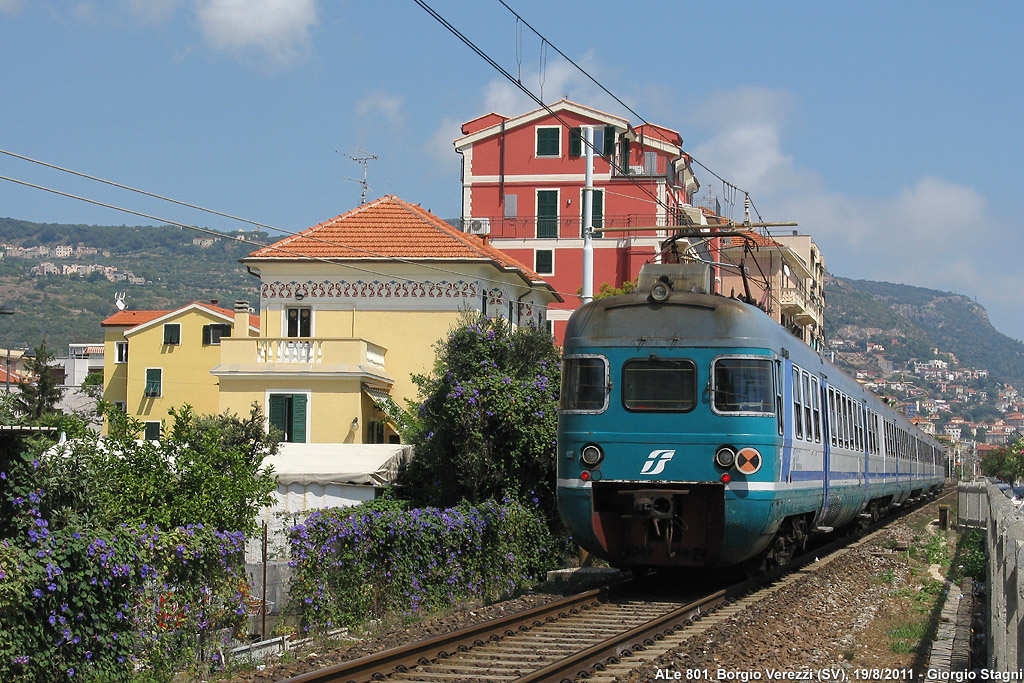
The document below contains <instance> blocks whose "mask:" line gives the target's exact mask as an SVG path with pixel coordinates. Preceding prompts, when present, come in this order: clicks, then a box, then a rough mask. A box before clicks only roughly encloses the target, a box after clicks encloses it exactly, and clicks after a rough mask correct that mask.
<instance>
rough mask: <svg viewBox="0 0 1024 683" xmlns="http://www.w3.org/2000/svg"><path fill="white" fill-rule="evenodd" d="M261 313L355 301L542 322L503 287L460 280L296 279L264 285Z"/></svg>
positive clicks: (531, 306)
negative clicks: (276, 309) (302, 306)
mask: <svg viewBox="0 0 1024 683" xmlns="http://www.w3.org/2000/svg"><path fill="white" fill-rule="evenodd" d="M260 297H261V298H262V300H263V305H262V308H264V309H265V310H266V309H268V308H273V307H274V306H275V305H276V306H277V307H284V306H294V305H296V304H300V305H304V306H313V307H314V308H315V307H317V304H321V305H324V306H330V305H331V304H343V303H356V307H357V308H364V309H366V310H375V309H376V310H396V311H397V310H433V311H458V310H462V309H466V308H468V309H470V310H479V311H483V312H484V313H485V314H486V315H491V316H493V315H498V316H503V317H511V318H512V319H513V320H514V321H515V322H522V321H526V320H532V321H533V322H535V323H536V324H541V323H542V322H543V320H544V318H545V310H544V307H543V306H539V305H538V304H537V303H536V302H535V301H523V300H520V299H518V298H517V297H516V296H515V295H514V294H513V293H512V292H509V291H507V290H505V289H502V288H501V287H486V286H485V285H484V284H483V283H481V282H466V281H463V280H459V281H457V282H449V281H447V280H441V281H439V282H406V281H401V280H391V281H389V282H382V281H380V280H373V281H372V282H365V281H363V280H357V281H354V282H347V281H344V280H339V281H332V280H324V281H321V282H314V281H312V280H307V281H305V282H298V281H296V280H292V281H288V282H282V281H279V280H278V281H271V282H264V283H263V286H262V287H261V289H260Z"/></svg>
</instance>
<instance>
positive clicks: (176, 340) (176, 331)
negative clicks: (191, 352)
mask: <svg viewBox="0 0 1024 683" xmlns="http://www.w3.org/2000/svg"><path fill="white" fill-rule="evenodd" d="M180 343H181V325H179V324H178V323H168V324H167V325H164V344H180Z"/></svg>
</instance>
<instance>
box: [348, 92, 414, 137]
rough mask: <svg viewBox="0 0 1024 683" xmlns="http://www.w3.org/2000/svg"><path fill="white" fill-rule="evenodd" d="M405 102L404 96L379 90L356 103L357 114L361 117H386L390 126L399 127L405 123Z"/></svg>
mask: <svg viewBox="0 0 1024 683" xmlns="http://www.w3.org/2000/svg"><path fill="white" fill-rule="evenodd" d="M404 104H405V98H404V97H402V96H400V95H389V94H388V93H386V92H382V91H380V90H378V91H376V92H372V93H370V94H369V95H367V96H366V97H364V98H363V99H361V100H359V102H357V103H356V116H358V117H359V118H360V119H375V120H376V119H384V121H385V122H386V123H388V124H389V127H394V128H397V127H401V126H403V125H404V124H405V114H404V113H403V111H402V106H403V105H404Z"/></svg>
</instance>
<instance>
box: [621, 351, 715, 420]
mask: <svg viewBox="0 0 1024 683" xmlns="http://www.w3.org/2000/svg"><path fill="white" fill-rule="evenodd" d="M622 405H623V406H624V407H625V408H626V410H646V411H652V412H686V411H688V410H693V408H694V406H696V405H697V366H696V365H695V364H694V362H693V361H692V360H689V359H687V358H655V357H653V356H652V357H651V358H634V359H632V360H628V361H626V362H625V363H624V364H623V365H622Z"/></svg>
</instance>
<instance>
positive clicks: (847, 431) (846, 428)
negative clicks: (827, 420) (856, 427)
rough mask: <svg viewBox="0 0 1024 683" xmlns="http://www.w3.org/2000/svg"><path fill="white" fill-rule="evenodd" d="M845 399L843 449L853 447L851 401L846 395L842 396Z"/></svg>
mask: <svg viewBox="0 0 1024 683" xmlns="http://www.w3.org/2000/svg"><path fill="white" fill-rule="evenodd" d="M842 399H843V448H850V447H851V446H852V441H853V439H852V438H851V437H850V434H851V431H852V430H851V429H850V399H849V397H848V396H846V395H845V394H843V395H842Z"/></svg>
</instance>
